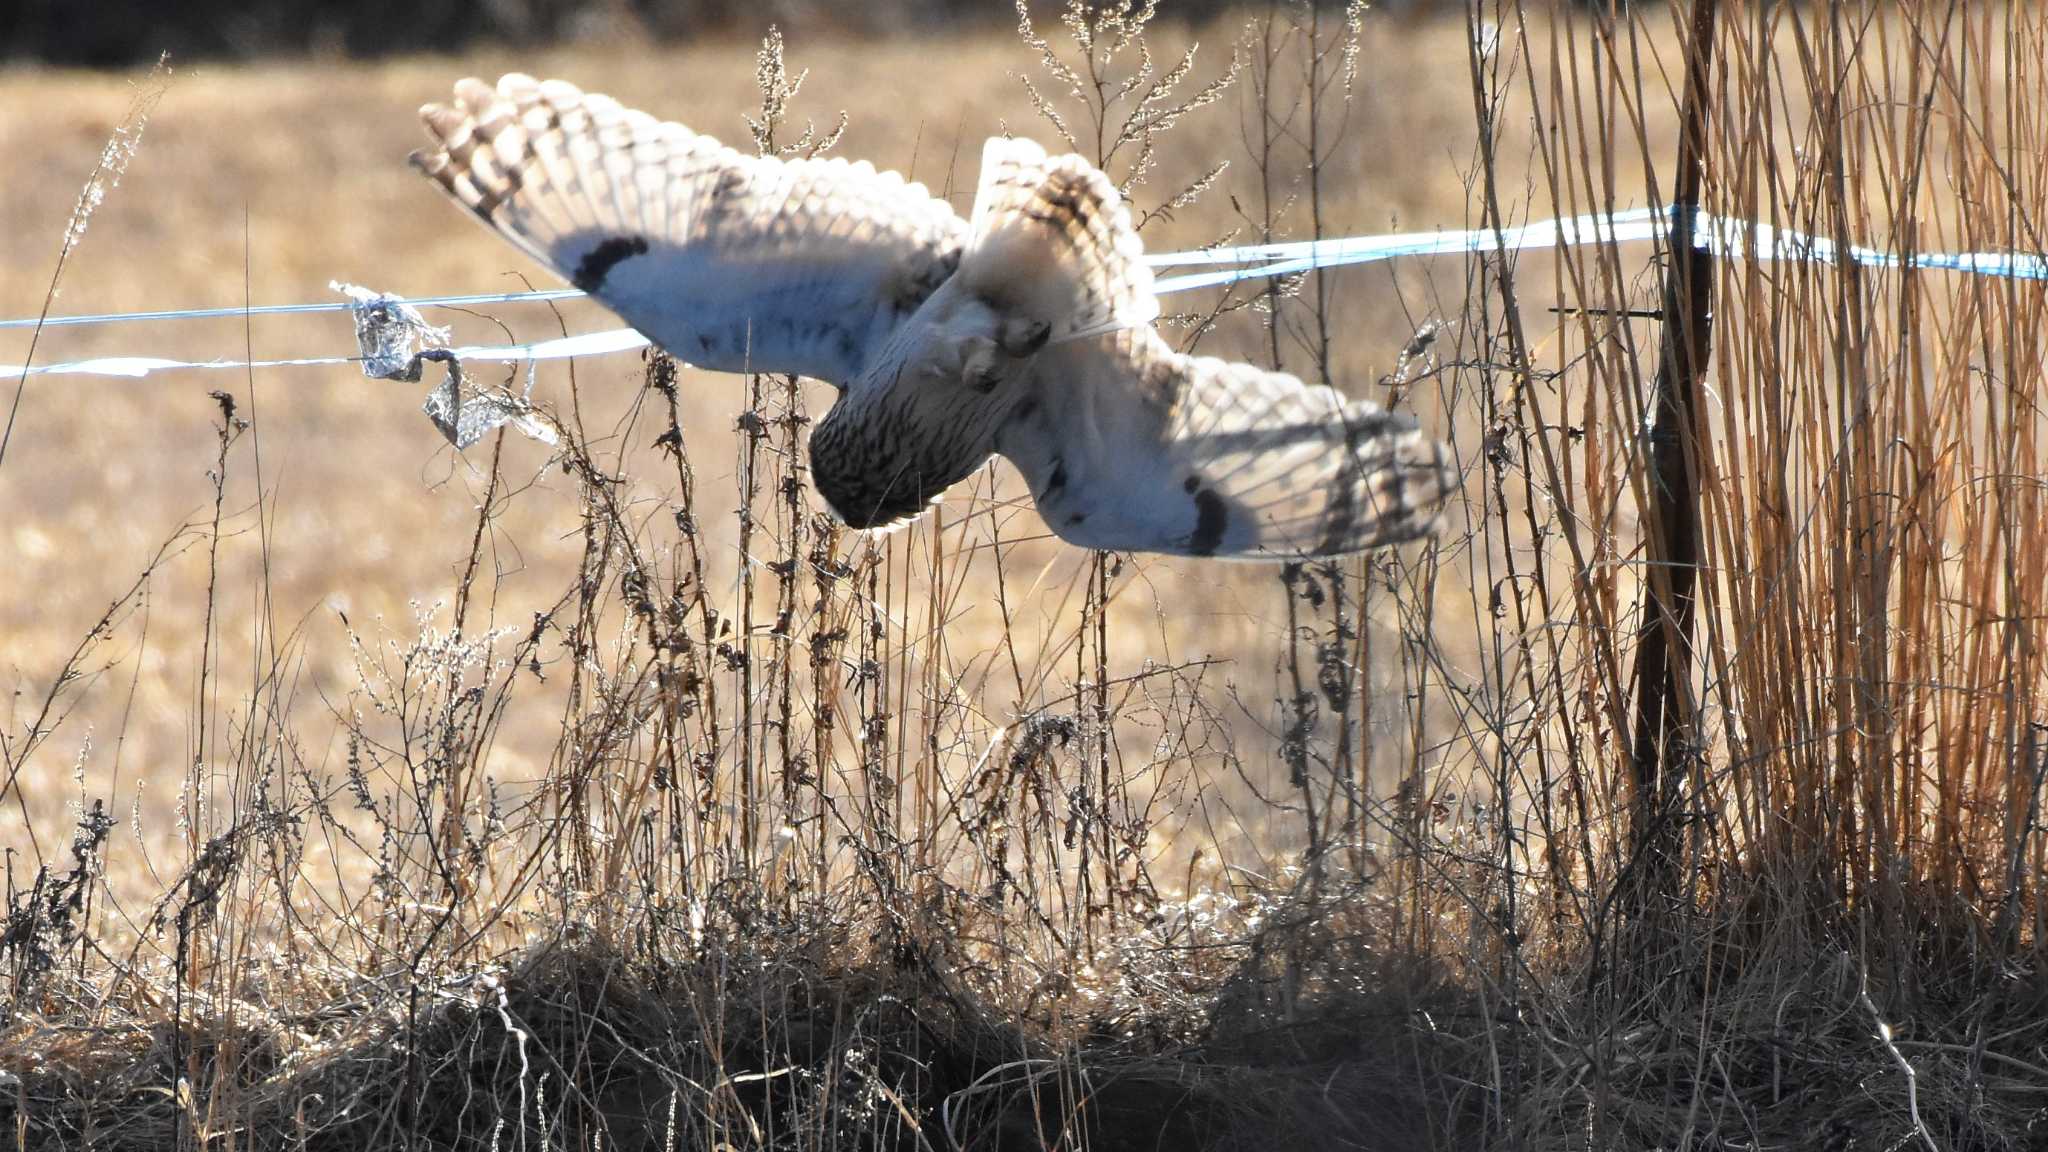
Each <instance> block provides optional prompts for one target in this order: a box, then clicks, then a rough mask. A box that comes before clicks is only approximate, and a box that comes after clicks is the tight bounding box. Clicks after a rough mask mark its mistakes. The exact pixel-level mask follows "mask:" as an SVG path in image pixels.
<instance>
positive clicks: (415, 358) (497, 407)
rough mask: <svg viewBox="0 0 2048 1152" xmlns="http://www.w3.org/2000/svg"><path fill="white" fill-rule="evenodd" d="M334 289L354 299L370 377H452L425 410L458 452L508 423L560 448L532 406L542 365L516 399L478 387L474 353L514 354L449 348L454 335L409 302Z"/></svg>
mask: <svg viewBox="0 0 2048 1152" xmlns="http://www.w3.org/2000/svg"><path fill="white" fill-rule="evenodd" d="M329 287H331V288H333V289H334V290H335V291H336V292H339V293H341V294H342V295H343V296H346V297H348V298H349V301H350V303H351V306H352V307H351V311H352V312H353V313H354V315H355V322H356V350H357V351H358V352H360V353H361V356H360V358H359V359H360V360H361V363H362V366H363V375H365V376H368V377H369V378H370V379H372V380H404V381H407V382H409V383H418V382H419V380H420V377H421V376H422V375H424V374H425V371H426V365H427V362H428V361H435V362H438V363H440V364H442V365H445V366H446V367H447V369H448V373H447V375H446V376H445V377H443V378H442V380H441V383H440V384H439V385H438V386H436V387H435V388H434V389H433V391H431V392H428V393H427V399H426V403H424V404H422V405H421V406H420V408H421V410H422V411H424V412H425V413H426V414H427V419H429V420H431V421H433V423H434V427H435V428H437V429H439V430H440V432H441V435H443V436H445V437H447V439H448V442H449V443H450V444H453V445H454V446H455V448H456V450H457V451H461V450H462V449H465V448H468V447H469V446H470V445H472V444H474V443H476V442H477V441H479V440H481V439H483V438H484V437H485V436H488V435H489V434H490V433H492V432H493V431H495V430H497V429H498V428H500V427H502V426H504V425H506V424H510V425H512V426H513V427H515V428H517V429H518V430H519V431H520V432H523V433H525V434H526V435H527V436H530V437H532V438H533V439H535V440H538V441H540V442H541V443H543V444H547V445H550V446H552V445H554V444H557V443H559V442H560V437H559V436H558V435H557V434H556V432H555V428H554V426H553V425H552V424H550V423H548V421H547V418H546V417H544V416H542V415H541V414H540V412H539V411H538V410H536V409H535V408H534V406H533V366H534V364H535V363H537V360H536V359H532V358H529V359H528V360H527V362H526V363H527V373H526V388H525V390H524V391H523V392H522V393H520V394H519V395H517V396H514V395H513V394H512V393H511V392H510V391H509V390H506V389H502V388H500V389H491V388H482V387H473V386H471V385H470V384H469V383H468V381H467V380H466V379H465V378H464V376H463V372H462V361H463V358H464V354H465V353H471V354H472V355H471V356H470V358H471V359H489V358H492V357H490V356H488V355H485V354H486V353H489V352H492V351H497V352H505V351H510V349H504V348H501V349H495V350H493V349H483V348H472V349H456V348H450V347H448V329H446V328H441V327H436V326H435V325H432V324H429V323H427V318H426V317H425V316H422V315H420V310H419V309H418V308H417V307H415V306H413V305H412V304H411V303H409V302H408V301H406V299H405V298H404V297H402V296H395V295H393V294H391V293H389V292H373V291H371V290H370V289H368V288H360V287H357V286H356V285H354V284H342V283H333V284H330V285H329ZM525 347H526V348H528V349H530V348H531V347H532V346H531V345H527V346H525Z"/></svg>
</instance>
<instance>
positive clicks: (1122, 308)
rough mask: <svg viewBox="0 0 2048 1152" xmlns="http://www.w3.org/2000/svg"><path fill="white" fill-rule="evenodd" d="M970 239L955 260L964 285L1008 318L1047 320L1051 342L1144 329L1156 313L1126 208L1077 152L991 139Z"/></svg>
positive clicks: (983, 160) (1141, 248) (985, 151)
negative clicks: (1056, 153) (1048, 150)
mask: <svg viewBox="0 0 2048 1152" xmlns="http://www.w3.org/2000/svg"><path fill="white" fill-rule="evenodd" d="M972 235H973V239H972V240H971V241H970V242H969V244H968V246H967V251H966V253H965V254H964V256H963V257H962V259H961V262H960V271H959V276H960V277H961V279H962V281H963V282H964V283H965V285H966V286H967V287H969V288H971V289H973V290H974V291H975V292H977V293H979V294H980V295H981V296H982V297H984V298H985V299H988V300H990V301H991V302H993V303H994V304H995V305H996V307H997V308H998V309H999V310H1001V311H1002V312H1003V313H1004V314H1005V315H1006V316H1009V317H1014V318H1022V319H1028V320H1031V321H1036V322H1042V323H1044V324H1046V325H1048V326H1049V327H1050V329H1051V336H1052V339H1054V340H1060V339H1072V338H1074V337H1077V336H1085V335H1089V334H1092V333H1096V332H1105V331H1111V330H1115V329H1119V328H1138V327H1143V326H1145V325H1147V324H1150V323H1151V322H1152V321H1153V320H1154V319H1156V318H1157V317H1158V315H1159V301H1158V299H1157V298H1156V297H1155V296H1153V294H1152V270H1151V269H1150V268H1147V267H1146V266H1145V260H1144V257H1145V250H1144V246H1143V245H1141V244H1140V243H1139V242H1138V232H1137V229H1136V228H1134V227H1132V225H1131V214H1130V210H1129V209H1128V208H1127V207H1125V205H1124V200H1123V197H1122V196H1120V195H1118V194H1117V190H1116V186H1115V185H1114V184H1112V183H1110V180H1109V177H1108V176H1105V175H1104V174H1103V173H1102V170H1101V169H1099V168H1096V167H1095V166H1094V165H1092V164H1090V163H1088V162H1087V161H1086V160H1083V159H1082V158H1080V157H1079V156H1072V155H1068V156H1048V155H1046V153H1045V149H1043V148H1041V147H1039V146H1038V145H1037V144H1034V143H1032V142H1031V141H1029V140H1020V139H1004V138H1001V137H997V138H994V139H991V140H990V141H989V142H988V144H987V146H986V147H984V148H983V149H982V153H981V185H980V188H979V190H978V191H977V192H976V194H975V198H974V218H973V221H972Z"/></svg>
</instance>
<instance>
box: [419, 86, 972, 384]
mask: <svg viewBox="0 0 2048 1152" xmlns="http://www.w3.org/2000/svg"><path fill="white" fill-rule="evenodd" d="M420 116H421V119H422V120H424V121H425V123H426V126H427V130H428V132H429V133H430V134H431V135H432V136H433V137H434V140H435V141H436V144H437V145H438V146H437V147H436V148H434V149H432V150H429V151H424V152H417V153H414V154H413V158H412V159H413V163H414V164H415V166H417V167H418V168H419V169H420V170H421V171H423V172H425V173H426V174H427V175H428V176H430V177H432V178H433V179H434V181H435V182H436V183H437V184H439V185H440V187H441V188H442V189H443V190H444V191H446V192H447V193H448V194H449V195H450V196H451V197H453V198H454V199H455V200H456V201H457V202H458V203H460V204H461V205H462V206H464V207H465V208H468V209H469V210H470V211H471V212H472V213H474V214H475V215H476V216H477V217H478V218H479V219H481V220H482V221H483V222H484V223H485V224H487V225H489V226H490V227H491V228H492V229H494V230H496V231H497V232H498V234H499V235H501V236H503V237H505V239H507V240H509V241H511V242H512V243H513V244H515V245H517V246H518V247H520V248H521V249H523V250H525V251H526V252H527V253H528V254H529V255H531V256H533V257H534V258H535V259H536V260H539V261H540V262H541V263H543V264H546V265H548V266H549V267H550V268H552V269H554V270H555V271H556V272H557V273H559V274H560V275H561V276H563V277H564V278H565V279H567V280H569V281H570V282H571V283H572V284H574V285H576V286H577V287H579V288H582V289H584V290H585V291H587V292H589V293H590V294H591V295H592V296H595V297H596V298H597V299H599V300H600V301H602V302H604V304H606V305H607V306H608V307H610V308H611V309H612V310H613V311H615V312H617V313H618V314H619V315H620V316H621V317H623V318H624V319H625V320H626V322H627V323H629V324H631V325H632V326H633V327H635V328H637V329H639V330H640V331H641V332H642V333H643V334H645V335H646V336H647V337H648V338H649V339H651V340H653V341H654V342H656V343H657V344H660V345H661V346H662V347H664V348H666V349H668V350H669V351H670V352H671V353H673V354H674V355H675V356H676V357H678V358H679V359H682V360H685V361H687V362H689V363H692V364H695V365H697V366H699V367H702V368H709V369H714V370H718V371H732V372H739V371H756V372H792V373H797V374H801V375H805V376H811V377H815V378H818V379H822V380H827V381H831V382H833V383H837V384H842V385H843V384H844V383H845V382H847V381H849V380H851V379H852V378H853V377H854V376H856V375H857V374H858V373H859V372H860V370H861V367H862V365H863V364H865V363H866V362H867V360H868V358H869V357H870V356H871V355H872V353H873V351H874V350H875V349H876V348H877V347H879V345H880V344H881V342H882V341H883V340H884V339H885V338H886V337H887V335H888V334H889V333H890V332H891V331H893V330H894V329H895V328H896V326H897V325H898V324H900V323H901V322H902V320H903V318H905V317H907V316H908V315H910V314H911V313H912V312H914V311H916V309H917V307H918V305H919V304H920V303H922V302H923V301H924V299H925V298H926V297H928V296H930V295H931V293H932V292H933V290H935V289H936V288H937V287H938V285H939V284H941V283H943V282H944V281H945V279H946V278H947V277H948V276H950V275H951V274H952V272H953V269H954V268H955V266H956V265H957V264H958V262H959V258H960V249H961V245H962V243H963V242H964V240H965V239H966V235H967V225H966V222H965V221H963V220H961V219H960V218H959V217H958V216H957V215H956V214H955V213H954V212H953V210H952V209H951V208H950V207H948V206H947V205H946V203H945V201H943V200H939V199H937V198H935V197H933V196H931V195H930V194H929V193H927V192H926V191H925V189H924V187H923V186H922V185H919V184H913V183H906V182H905V181H904V180H903V178H902V177H901V176H898V175H897V174H896V173H894V172H877V171H875V169H874V168H873V167H872V166H870V165H868V164H867V163H865V162H862V163H851V164H850V163H848V162H846V161H844V160H839V159H831V160H780V159H775V158H772V157H758V156H749V155H745V154H742V153H740V152H737V151H734V150H733V149H731V148H728V147H725V146H724V145H722V144H720V143H719V142H718V141H716V140H714V139H712V138H711V137H709V136H705V135H702V134H700V133H696V132H692V131H691V130H689V129H688V128H685V127H683V126H682V125H680V124H676V123H672V122H665V121H659V120H656V119H654V118H653V117H652V116H649V115H647V114H646V113H644V112H637V111H634V110H632V109H629V108H625V107H622V106H621V105H620V104H619V103H618V102H617V101H615V100H612V99H611V98H609V97H606V96H601V95H597V94H594V93H585V92H582V91H581V90H579V89H577V88H576V87H575V86H574V85H571V84H567V83H564V82H562V81H559V80H547V81H540V80H535V79H534V78H532V77H530V76H523V75H519V74H517V73H514V74H511V75H507V76H505V77H504V78H502V79H501V80H499V81H498V83H497V85H496V86H495V87H493V86H491V85H488V84H485V83H483V82H482V81H479V80H463V81H461V82H459V83H458V84H456V85H455V101H454V103H453V104H449V105H441V104H429V105H427V106H426V107H425V108H422V109H421V110H420Z"/></svg>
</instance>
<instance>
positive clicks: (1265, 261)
mask: <svg viewBox="0 0 2048 1152" xmlns="http://www.w3.org/2000/svg"><path fill="white" fill-rule="evenodd" d="M1671 215H1672V213H1671V210H1670V209H1665V208H1641V209H1636V210H1633V211H1628V212H1617V213H1605V214H1596V215H1586V216H1574V217H1567V218H1564V219H1558V220H1541V221H1535V222H1532V223H1529V224H1524V225H1520V226H1517V227H1512V228H1502V229H1492V228H1478V229H1468V230H1463V231H1438V232H1403V233H1394V234H1390V235H1383V236H1354V237H1346V238H1338V239H1326V240H1311V241H1300V242H1294V243H1282V244H1253V245H1238V246H1231V247H1217V248H1204V249H1198V250H1195V251H1189V252H1167V253H1157V254H1152V255H1148V256H1146V257H1145V261H1146V263H1147V264H1149V265H1151V266H1152V267H1154V268H1200V269H1204V270H1202V271H1191V272H1184V273H1181V274H1179V275H1174V276H1165V277H1161V278H1159V279H1157V280H1155V281H1154V282H1153V291H1154V292H1155V293H1157V294H1158V295H1162V296H1163V295H1168V294H1170V293H1174V292H1185V291H1190V290H1193V289H1197V288H1215V287H1224V286H1228V285H1232V284H1238V283H1242V282H1244V281H1247V280H1256V279H1265V278H1270V277H1277V276H1292V275H1299V274H1301V273H1304V272H1309V271H1313V270H1315V269H1318V268H1335V267H1342V266H1346V265H1352V264H1366V263H1373V262H1377V261H1383V260H1393V259H1397V258H1403V257H1415V256H1449V255H1461V254H1468V253H1474V252H1479V253H1486V252H1530V251H1536V250H1540V249H1548V248H1558V247H1564V246H1577V245H1584V244H1623V243H1630V242H1641V241H1647V240H1652V239H1656V238H1658V237H1660V236H1663V235H1664V234H1665V233H1666V231H1667V228H1668V221H1669V220H1670V218H1671ZM1693 235H1694V243H1695V245H1697V246H1698V247H1699V248H1700V249H1701V250H1702V251H1706V252H1709V253H1712V254H1714V255H1716V256H1724V257H1746V258H1750V259H1756V260H1772V261H1777V260H1806V261H1813V262H1817V263H1825V264H1843V263H1851V264H1858V265H1862V266H1865V267H1871V268H1892V269H1926V270H1932V271H1951V272H1961V273H1967V274H1973V275H1980V276H1999V277H2005V278H2009V279H2020V280H2048V255H2044V254H2040V253H2026V252H1915V253H1912V254H1910V255H1901V254H1899V253H1895V252H1887V251H1884V250H1882V249H1877V248H1868V247H1863V246H1860V245H1840V244H1837V243H1836V242H1835V241H1833V240H1830V239H1827V238H1826V237H1821V236H1814V235H1811V234H1808V233H1804V232H1799V231H1796V230H1794V229H1789V228H1778V227H1775V226H1773V225H1769V224H1760V223H1756V222H1753V221H1748V220H1740V219H1733V218H1724V217H1719V216H1715V215H1712V214H1711V213H1707V212H1700V213H1699V214H1698V215H1697V216H1696V217H1695V218H1694V229H1693ZM333 287H334V288H335V289H336V290H337V291H339V292H341V293H342V294H343V295H345V296H347V297H348V300H347V302H345V303H342V302H335V303H318V304H271V305H262V306H257V307H245V308H194V309H180V310H174V311H165V312H140V313H112V314H103V315H92V316H51V317H45V318H41V319H26V320H5V321H0V330H4V329H8V328H32V327H43V328H57V327H70V326H75V325H86V324H107V323H116V322H137V321H143V320H183V319H205V318H222V317H234V316H252V315H259V316H260V315H284V314H296V313H308V312H332V311H343V310H346V311H349V312H351V313H352V314H353V316H354V319H355V324H356V339H357V344H358V355H356V356H316V357H307V358H298V359H285V360H199V361H193V360H171V359H165V358H160V357H152V356H115V357H100V358H96V359H91V360H77V361H71V362H68V363H61V364H44V365H37V366H34V367H28V368H23V367H20V366H12V365H0V379H8V378H18V377H21V376H24V375H32V376H41V375H92V376H117V377H131V378H135V377H144V376H149V375H151V374H153V373H156V372H162V371H169V370H173V369H241V370H247V369H253V368H298V367H314V366H319V365H331V364H347V363H352V362H353V363H360V364H361V365H362V367H363V371H364V373H365V374H366V375H369V376H371V377H372V378H376V379H395V380H412V381H417V380H419V379H420V378H421V374H422V372H423V370H424V363H425V362H426V361H438V362H441V363H444V364H446V365H447V366H448V369H449V370H448V377H447V379H446V380H444V381H443V382H442V384H441V385H440V386H439V387H437V388H436V389H435V390H434V392H433V393H432V394H430V395H429V397H428V400H427V412H428V415H429V416H430V417H432V418H433V419H434V422H435V426H436V427H438V428H440V429H441V430H442V433H443V434H444V435H446V436H447V437H448V438H449V440H450V442H451V443H454V444H456V445H457V447H466V446H467V445H468V444H472V443H475V441H476V440H477V439H478V438H480V437H481V436H483V435H484V434H485V433H487V432H489V431H490V430H491V429H493V428H497V427H500V426H502V425H504V424H508V423H511V424H515V425H517V426H518V427H519V428H520V429H521V430H522V431H524V432H526V433H527V434H528V435H532V436H535V437H537V438H540V439H544V440H547V441H548V442H549V443H553V442H554V430H553V429H552V427H551V426H549V425H548V424H547V423H546V421H545V419H544V418H543V417H541V416H540V415H539V414H538V412H537V411H536V410H535V409H534V408H533V405H532V403H531V402H530V399H529V397H528V396H527V395H524V394H522V395H516V396H515V395H513V394H512V393H511V392H510V391H508V390H505V389H488V388H475V387H471V386H469V385H468V384H467V383H466V382H465V381H464V379H463V377H462V373H461V370H460V366H461V365H462V364H463V363H468V362H477V361H484V362H505V363H524V364H526V365H527V367H528V376H527V384H528V388H529V389H530V388H531V385H532V371H533V367H534V365H535V364H537V363H538V362H539V361H542V360H558V359H567V358H570V357H576V356H600V355H605V354H608V353H615V352H625V351H632V350H636V349H640V348H645V347H647V346H648V343H649V342H648V340H647V338H646V337H645V336H642V335H641V334H640V333H638V332H635V331H633V330H632V329H630V328H619V329H612V330H608V331H600V332H589V333H583V334H581V335H576V336H565V337H560V338H557V339H553V340H542V341H538V342H535V343H530V344H506V345H477V346H467V347H456V348H451V347H448V346H447V344H446V341H447V338H448V337H447V330H446V329H442V328H437V327H435V326H433V325H431V324H429V323H427V321H426V319H425V317H424V316H423V315H422V314H421V312H420V309H421V308H427V307H465V306H472V305H480V304H512V303H525V302H538V301H555V300H568V299H573V298H575V297H578V296H581V295H583V293H582V292H579V291H577V290H575V289H571V288H562V289H553V290H548V291H541V292H503V293H486V294H474V295H458V296H432V297H420V298H416V299H412V300H405V299H402V298H400V297H397V296H393V295H391V294H389V293H379V292H372V291H369V290H367V289H362V288H356V287H354V286H352V285H343V284H336V285H334V286H333ZM1106 330H1107V329H1103V331H1106ZM1089 334H1093V332H1092V331H1091V332H1090V333H1077V334H1076V335H1077V336H1078V335H1089Z"/></svg>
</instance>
